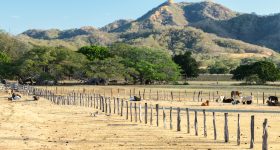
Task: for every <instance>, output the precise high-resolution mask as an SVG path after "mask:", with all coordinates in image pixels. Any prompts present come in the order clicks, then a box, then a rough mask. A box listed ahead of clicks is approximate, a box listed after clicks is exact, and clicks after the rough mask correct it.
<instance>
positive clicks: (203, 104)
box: [201, 100, 209, 106]
mask: <svg viewBox="0 0 280 150" xmlns="http://www.w3.org/2000/svg"><path fill="white" fill-rule="evenodd" d="M201 106H209V101H208V100H207V101H206V102H204V103H202V104H201Z"/></svg>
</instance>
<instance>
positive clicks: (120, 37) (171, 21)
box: [18, 1, 280, 57]
mask: <svg viewBox="0 0 280 150" xmlns="http://www.w3.org/2000/svg"><path fill="white" fill-rule="evenodd" d="M244 16H245V19H243V17H244ZM246 16H247V17H249V18H247V19H246ZM240 18H241V19H240ZM254 18H258V17H255V16H250V14H242V13H238V12H235V11H232V10H230V9H228V8H227V7H224V6H222V5H220V4H216V3H213V2H209V1H206V2H200V3H189V2H180V3H172V2H165V3H163V4H161V5H159V6H157V7H155V8H154V9H152V10H151V11H149V12H147V13H146V14H144V15H143V16H141V17H139V18H138V19H136V20H117V21H115V22H112V23H110V24H108V25H106V26H104V27H101V28H99V29H97V28H94V27H88V28H80V29H69V30H62V31H61V30H57V29H52V30H43V31H41V30H39V31H38V32H36V30H28V31H26V32H24V33H22V34H21V35H19V36H18V37H20V38H21V39H22V40H23V41H27V42H31V43H33V44H36V42H38V43H41V44H43V45H47V44H49V45H52V46H59V42H61V43H63V44H62V45H67V43H68V44H69V45H70V46H68V47H71V49H77V48H79V47H81V46H85V45H92V44H100V45H108V44H112V43H114V42H124V43H128V44H132V45H141V46H149V47H156V48H162V49H166V50H169V51H170V52H171V53H173V54H175V53H178V52H179V51H180V52H182V51H193V52H195V53H203V54H209V53H214V55H216V54H222V53H228V54H229V53H232V54H244V53H247V54H249V53H255V54H259V55H260V56H261V57H269V56H271V55H276V54H277V53H276V52H273V50H272V49H270V47H273V48H274V49H275V50H278V43H277V44H275V45H274V46H271V45H272V44H267V43H266V42H267V41H266V40H265V38H263V39H262V42H255V41H253V40H252V41H251V40H246V38H245V36H246V35H247V34H246V32H245V31H250V30H252V29H251V28H249V29H248V30H246V28H245V27H244V30H245V31H243V32H244V35H243V34H240V33H238V32H237V33H238V35H236V34H237V33H236V34H233V33H235V32H233V31H235V30H237V31H242V30H241V29H240V28H241V27H240V26H239V25H238V23H236V22H238V21H240V20H241V22H245V21H247V22H248V23H244V24H245V25H244V26H246V25H247V24H250V21H251V22H252V24H251V25H252V26H253V25H254V23H255V22H254V20H255V19H254ZM277 19H278V18H277V17H276V19H273V20H276V21H274V22H273V23H272V25H271V26H273V25H274V24H276V25H278V24H279V23H280V21H277ZM235 20H237V21H235ZM257 20H258V19H257ZM260 20H262V18H261V19H260ZM260 22H261V21H260ZM236 24H237V25H236ZM234 25H235V26H234ZM195 28H196V29H195ZM262 28H265V25H264V27H262ZM172 29H173V30H172ZM279 31H280V25H279ZM209 33H212V34H216V35H212V34H209ZM250 33H251V34H254V33H255V32H250ZM269 33H271V34H269ZM272 33H275V34H276V35H273V34H272ZM277 33H278V32H276V31H274V32H267V35H266V37H269V36H270V35H271V36H272V37H271V38H274V39H275V40H276V39H278V38H279V37H280V35H279V37H278V36H277ZM176 34H177V35H176ZM258 34H259V33H258ZM197 35H199V36H197ZM256 35H257V33H256ZM186 36H189V37H186ZM219 36H220V37H219ZM271 38H270V39H271ZM279 39H280V38H279ZM275 40H274V41H275ZM35 41H36V42H35ZM201 41H203V42H201ZM249 43H250V44H249ZM262 43H265V44H262ZM253 44H258V45H253ZM267 45H268V48H265V47H264V46H267ZM66 47H67V46H66ZM279 50H280V45H279Z"/></svg>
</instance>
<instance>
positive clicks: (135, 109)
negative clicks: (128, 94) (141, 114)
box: [134, 103, 137, 122]
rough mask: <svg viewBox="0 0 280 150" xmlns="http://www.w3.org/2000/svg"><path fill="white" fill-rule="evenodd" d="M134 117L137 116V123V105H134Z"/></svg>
mask: <svg viewBox="0 0 280 150" xmlns="http://www.w3.org/2000/svg"><path fill="white" fill-rule="evenodd" d="M134 111H135V113H134V116H135V122H137V103H134Z"/></svg>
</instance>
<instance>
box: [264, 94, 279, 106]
mask: <svg viewBox="0 0 280 150" xmlns="http://www.w3.org/2000/svg"><path fill="white" fill-rule="evenodd" d="M266 103H267V104H268V105H269V106H276V105H277V104H278V97H277V96H269V97H268V101H267V102H266Z"/></svg>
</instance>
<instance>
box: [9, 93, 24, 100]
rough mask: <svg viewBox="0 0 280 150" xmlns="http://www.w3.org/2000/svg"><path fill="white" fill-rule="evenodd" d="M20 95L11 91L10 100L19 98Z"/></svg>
mask: <svg viewBox="0 0 280 150" xmlns="http://www.w3.org/2000/svg"><path fill="white" fill-rule="evenodd" d="M21 97H22V96H21V95H20V94H19V93H13V94H12V97H11V98H12V100H19V99H21Z"/></svg>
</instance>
